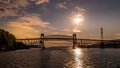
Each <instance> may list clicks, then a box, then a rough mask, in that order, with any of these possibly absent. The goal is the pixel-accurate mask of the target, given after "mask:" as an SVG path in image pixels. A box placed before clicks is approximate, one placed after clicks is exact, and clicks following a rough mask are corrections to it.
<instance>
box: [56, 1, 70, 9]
mask: <svg viewBox="0 0 120 68" xmlns="http://www.w3.org/2000/svg"><path fill="white" fill-rule="evenodd" d="M56 7H57V8H63V9H68V8H67V4H66V2H63V3H57V6H56Z"/></svg>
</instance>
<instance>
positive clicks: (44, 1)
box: [34, 0, 49, 5]
mask: <svg viewBox="0 0 120 68" xmlns="http://www.w3.org/2000/svg"><path fill="white" fill-rule="evenodd" d="M34 1H36V2H35V4H37V5H38V4H42V3H47V2H49V0H34Z"/></svg>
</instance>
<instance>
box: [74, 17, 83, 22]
mask: <svg viewBox="0 0 120 68" xmlns="http://www.w3.org/2000/svg"><path fill="white" fill-rule="evenodd" d="M74 21H75V23H80V22H81V21H83V19H81V18H75V19H74Z"/></svg>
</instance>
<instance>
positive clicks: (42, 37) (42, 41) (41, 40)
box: [40, 33, 45, 49]
mask: <svg viewBox="0 0 120 68" xmlns="http://www.w3.org/2000/svg"><path fill="white" fill-rule="evenodd" d="M40 43H41V45H42V48H43V49H45V46H44V34H43V33H41V39H40Z"/></svg>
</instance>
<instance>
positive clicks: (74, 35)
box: [73, 34, 77, 49]
mask: <svg viewBox="0 0 120 68" xmlns="http://www.w3.org/2000/svg"><path fill="white" fill-rule="evenodd" d="M76 43H77V39H76V34H73V49H74V48H75V46H76Z"/></svg>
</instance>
